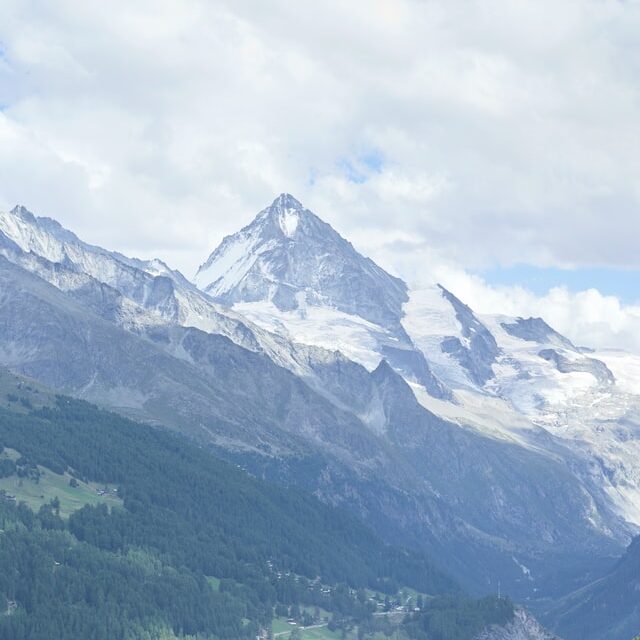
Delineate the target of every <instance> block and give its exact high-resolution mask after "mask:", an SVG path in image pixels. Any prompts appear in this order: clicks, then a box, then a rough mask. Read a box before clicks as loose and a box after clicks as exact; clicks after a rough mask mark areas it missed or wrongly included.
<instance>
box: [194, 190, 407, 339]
mask: <svg viewBox="0 0 640 640" xmlns="http://www.w3.org/2000/svg"><path fill="white" fill-rule="evenodd" d="M327 256H330V257H331V260H330V261H329V260H327V259H326V258H327ZM195 282H196V284H197V285H198V286H199V287H200V288H201V289H203V290H204V291H206V292H207V293H208V294H210V295H211V296H212V297H213V298H215V299H216V300H219V301H221V302H224V303H225V304H227V305H229V306H232V305H233V304H234V303H235V302H259V301H269V302H272V303H273V304H274V305H275V306H276V307H277V308H278V309H280V310H281V311H292V310H295V309H304V308H305V307H306V306H307V305H312V306H331V307H333V308H335V309H338V310H340V311H342V312H344V313H346V314H349V315H356V316H360V317H361V318H364V319H365V320H368V321H369V322H371V323H373V324H376V325H380V326H381V327H384V328H386V329H389V330H391V331H396V332H402V327H401V324H400V319H401V317H402V305H403V304H404V303H405V302H406V301H407V299H408V296H407V286H406V284H405V283H404V282H403V281H402V280H400V279H399V278H394V277H393V276H391V275H389V274H388V273H387V272H386V271H384V270H383V269H381V268H380V267H379V266H378V265H376V264H375V263H374V262H373V261H371V260H369V259H368V258H365V257H363V256H361V255H360V254H359V253H358V252H357V251H356V250H355V249H354V248H353V246H352V245H351V244H350V243H349V242H347V241H346V240H345V239H344V238H342V237H341V236H340V235H339V234H338V233H336V232H335V231H334V230H333V229H332V228H331V227H330V226H329V225H328V224H327V223H326V222H323V221H322V220H320V218H318V217H317V216H316V215H315V214H313V213H312V212H311V211H309V210H308V209H305V208H304V207H303V206H302V204H300V202H298V201H297V200H296V199H295V198H294V197H293V196H291V195H289V194H287V193H283V194H282V195H280V196H279V197H278V198H276V199H275V200H274V201H273V203H272V204H271V206H269V207H267V208H266V209H263V210H262V211H261V212H260V213H259V214H258V215H257V216H256V218H255V220H254V221H253V222H252V223H251V224H250V225H248V226H246V227H244V228H243V229H241V230H240V231H239V232H238V233H236V234H234V235H232V236H228V237H226V238H225V239H224V240H223V241H222V243H221V244H220V246H219V247H218V248H217V249H216V250H215V251H214V252H213V253H212V254H211V255H210V256H209V258H208V259H207V260H206V262H204V263H203V264H202V265H201V266H200V268H199V269H198V272H197V274H196V277H195Z"/></svg>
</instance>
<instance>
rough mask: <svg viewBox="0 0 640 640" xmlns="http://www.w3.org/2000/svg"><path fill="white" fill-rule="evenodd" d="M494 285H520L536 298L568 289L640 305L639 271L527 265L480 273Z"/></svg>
mask: <svg viewBox="0 0 640 640" xmlns="http://www.w3.org/2000/svg"><path fill="white" fill-rule="evenodd" d="M479 275H481V276H482V277H483V278H484V279H485V280H486V281H487V282H488V283H490V284H493V285H506V286H513V285H521V286H522V287H525V288H526V289H529V290H530V291H533V293H535V294H536V295H544V294H545V293H547V292H548V291H549V289H552V288H553V287H559V286H565V287H566V288H567V289H569V291H572V292H576V291H584V290H585V289H598V290H599V291H600V292H601V293H603V294H605V295H614V296H617V297H618V298H620V300H621V301H622V302H624V303H626V304H633V303H636V302H640V270H637V269H614V268H607V267H592V268H580V269H558V268H556V267H534V266H531V265H526V264H519V265H514V266H513V267H500V268H494V269H488V270H486V271H481V272H480V274H479Z"/></svg>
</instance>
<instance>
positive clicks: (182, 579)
mask: <svg viewBox="0 0 640 640" xmlns="http://www.w3.org/2000/svg"><path fill="white" fill-rule="evenodd" d="M10 395H11V397H9V401H8V402H6V404H8V405H9V407H15V408H14V409H12V408H1V409H0V445H1V446H2V448H3V451H4V454H3V456H2V457H3V459H4V460H8V461H9V462H7V463H6V464H4V465H2V468H3V469H4V471H3V474H4V475H5V476H6V475H10V474H16V478H18V477H23V478H24V481H27V480H28V479H29V478H30V477H32V476H33V477H34V478H35V480H33V479H32V480H30V481H32V482H42V483H44V482H45V480H46V478H48V477H50V476H51V474H57V475H55V477H62V476H61V474H66V476H64V477H69V483H70V484H71V485H72V486H74V485H75V486H78V487H80V486H87V487H88V486H91V485H89V484H87V483H93V485H94V486H95V485H96V484H99V485H102V484H104V485H105V489H106V488H107V487H114V489H113V490H117V495H118V497H119V499H120V500H121V506H118V504H116V503H114V504H113V505H111V506H109V504H106V503H96V504H87V505H85V506H83V507H81V508H79V509H77V510H75V511H74V512H73V513H71V515H70V516H69V517H68V518H63V517H61V513H60V501H59V500H58V499H57V497H56V498H55V499H54V500H52V501H51V502H49V503H46V504H44V505H43V506H41V507H40V509H39V511H38V512H37V513H34V511H32V510H31V509H29V507H27V506H26V505H25V504H23V503H19V502H18V501H17V500H16V499H15V498H14V497H13V496H11V495H9V493H8V492H5V493H3V494H1V500H0V513H1V518H2V522H1V524H2V533H1V534H0V610H1V611H3V612H4V614H3V615H2V616H0V638H1V639H5V638H6V639H7V640H8V639H9V638H11V640H20V639H23V638H24V639H27V638H28V639H36V638H38V639H39V638H42V639H43V640H44V639H45V638H47V639H49V638H54V637H55V638H58V639H65V638H70V639H71V638H89V637H90V638H95V639H100V638H105V639H107V638H108V639H109V640H111V639H113V638H146V637H158V638H160V637H163V634H165V635H167V634H168V635H167V637H172V635H171V634H174V635H176V636H179V637H180V636H183V635H187V634H189V635H195V634H201V635H202V637H219V638H242V637H246V638H249V637H255V635H256V634H257V633H258V632H259V630H260V629H262V628H264V629H267V628H270V624H271V619H272V618H273V616H274V611H276V609H277V608H278V607H279V608H280V610H282V609H283V607H284V611H287V612H288V611H289V609H288V608H287V607H289V606H291V605H295V606H299V605H309V606H315V607H322V608H323V610H326V611H328V612H331V613H332V614H333V616H334V617H335V619H336V620H340V621H352V622H353V621H356V622H360V623H361V624H360V626H361V627H362V629H363V630H364V629H366V628H368V627H367V620H368V621H369V627H370V628H371V629H373V628H374V627H379V626H380V625H379V624H378V625H373V624H371V621H372V620H373V618H372V614H373V612H374V610H375V606H372V605H371V603H370V602H369V600H368V599H367V598H366V597H364V595H363V594H364V593H365V589H368V590H373V592H378V593H387V594H390V595H393V594H394V593H396V592H397V590H398V589H399V587H400V586H405V585H406V586H409V587H412V588H414V589H416V590H417V591H418V592H420V593H424V594H430V595H435V594H446V593H448V594H451V596H452V597H453V599H449V600H442V599H440V598H438V599H437V600H433V604H432V608H431V609H429V612H430V613H429V614H428V615H427V613H426V611H427V608H425V612H424V613H423V612H421V611H417V612H416V615H417V616H418V617H417V618H416V620H415V621H414V622H413V623H412V624H405V625H404V627H405V629H406V633H407V634H410V635H411V636H415V637H424V631H425V630H426V629H428V624H429V622H428V621H429V620H433V619H438V616H439V615H440V616H441V615H442V614H439V613H438V609H437V607H440V609H442V608H443V607H444V610H445V614H444V616H445V618H446V619H449V620H450V626H451V628H452V629H458V628H459V630H460V633H461V634H462V635H459V636H451V635H447V636H442V637H443V638H444V637H446V638H454V637H456V638H457V637H460V638H466V637H471V636H469V634H468V632H467V631H465V629H467V627H469V625H468V624H467V623H466V622H465V623H464V624H458V621H457V620H456V619H455V616H453V618H452V616H451V613H450V612H449V613H446V610H447V609H451V608H452V607H453V608H454V609H456V606H457V605H456V603H458V602H460V603H461V605H460V608H459V614H460V615H461V616H462V618H464V619H465V620H466V619H469V618H470V617H472V618H473V624H472V626H473V628H474V629H475V628H476V627H477V626H478V625H480V627H482V621H483V619H484V618H483V617H482V615H480V616H479V615H478V611H479V610H480V609H482V607H481V608H480V609H478V607H477V606H476V607H475V608H474V607H472V608H471V609H470V608H469V604H468V601H466V600H464V599H463V598H461V597H460V596H458V595H457V594H459V590H458V588H457V586H456V585H455V584H454V583H453V582H452V581H451V580H450V579H449V578H447V577H446V576H445V575H444V574H443V573H441V572H440V571H439V570H438V569H436V568H435V567H434V566H433V565H432V564H431V563H430V562H429V561H428V560H427V559H426V558H425V557H424V556H423V555H420V554H417V553H413V552H410V551H406V550H401V549H396V548H392V547H389V546H387V545H385V544H383V543H382V542H381V541H380V540H379V539H378V538H377V537H376V536H375V535H374V534H372V533H371V532H370V531H369V530H368V529H367V528H365V527H364V526H363V525H361V524H360V523H359V522H358V521H357V520H355V519H354V518H353V517H352V516H350V515H348V514H346V513H343V512H342V511H339V510H336V509H332V508H330V507H327V506H325V505H322V504H321V503H320V502H318V501H317V500H315V499H314V498H313V497H311V496H309V495H305V494H302V493H300V492H296V491H293V490H288V489H282V488H278V487H275V486H272V485H270V484H267V483H265V482H263V481H259V480H256V479H253V478H251V477H250V476H248V475H246V474H245V473H244V472H243V471H241V470H240V469H237V468H235V467H234V466H232V465H230V464H228V463H226V462H223V461H220V460H218V459H216V458H214V457H213V456H212V455H211V454H210V453H209V452H207V451H205V450H202V449H199V448H198V447H196V446H195V445H193V444H191V443H189V442H188V441H186V440H184V439H183V438H182V437H180V436H176V435H174V434H171V433H168V432H165V431H162V430H159V429H155V428H152V427H148V426H145V425H140V424H137V423H133V422H131V421H129V420H126V419H124V418H122V417H119V416H116V415H114V414H111V413H108V412H105V411H102V410H99V409H97V408H95V407H93V406H92V405H89V404H87V403H84V402H80V401H76V400H71V399H68V398H65V397H57V398H56V399H55V400H54V401H49V402H44V403H42V404H41V405H40V406H38V405H35V406H34V404H33V403H32V401H31V400H30V399H29V398H24V399H20V398H18V397H17V396H14V395H13V394H10ZM47 405H49V406H47ZM7 452H16V455H19V456H20V457H19V458H18V459H17V460H15V461H12V460H11V458H10V457H7V455H6V454H7ZM14 457H15V455H14ZM43 474H45V475H43ZM41 478H44V479H41ZM19 483H20V484H21V483H22V480H19ZM43 490H44V489H43ZM371 592H372V591H368V593H371ZM443 602H446V603H448V604H447V605H446V606H444V605H443V604H442V603H443ZM452 603H453V604H452ZM462 603H464V604H462ZM436 605H437V606H436ZM505 607H506V608H505ZM484 609H486V612H487V621H494V620H493V616H494V614H495V613H496V610H495V606H494V605H492V606H489V607H485V608H484ZM484 609H482V610H483V611H484ZM499 609H500V616H504V615H505V611H506V615H508V613H509V610H510V605H509V604H505V605H503V606H501V607H500V608H499ZM407 622H408V621H407ZM469 628H470V627H469ZM429 637H434V638H436V637H439V636H431V635H430V636H429Z"/></svg>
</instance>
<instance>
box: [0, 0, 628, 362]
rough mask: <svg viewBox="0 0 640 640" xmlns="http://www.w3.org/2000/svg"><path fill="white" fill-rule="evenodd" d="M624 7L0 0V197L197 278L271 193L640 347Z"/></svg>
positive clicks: (395, 257)
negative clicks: (211, 256) (214, 253)
mask: <svg viewBox="0 0 640 640" xmlns="http://www.w3.org/2000/svg"><path fill="white" fill-rule="evenodd" d="M638 34H640V4H639V3H637V2H630V1H628V2H624V1H619V2H616V1H615V0H611V1H604V0H597V1H596V0H594V1H589V0H581V1H574V0H563V2H557V1H553V2H549V1H547V0H537V1H535V2H534V1H529V2H522V1H519V0H514V1H512V2H504V1H497V0H496V1H490V0H487V1H483V2H475V1H473V0H469V1H464V2H463V1H460V2H458V1H456V0H446V1H428V0H421V1H405V0H393V1H375V0H367V1H364V0H362V1H361V0H352V1H350V2H338V1H334V0H325V1H323V2H321V3H320V2H308V1H305V0H300V1H299V2H291V1H290V0H287V1H284V0H271V1H270V2H268V3H267V2H264V1H262V0H256V1H251V0H246V1H245V0H234V1H229V2H226V1H224V0H220V1H218V2H214V1H203V2H200V1H192V0H175V1H167V0H154V1H153V2H146V1H145V0H139V1H137V2H135V3H131V2H124V1H121V0H114V1H113V2H109V3H104V2H94V1H93V0H89V1H86V2H77V1H74V2H68V1H65V0H59V1H58V2H55V3H50V2H39V1H37V0H32V1H28V2H24V1H23V0H15V1H14V0H3V1H2V2H1V3H0V207H2V208H10V207H13V205H15V204H16V203H21V204H24V205H25V206H26V207H27V208H29V209H30V210H32V211H33V212H34V213H36V214H38V215H47V216H51V217H54V218H56V219H57V220H59V221H60V222H61V223H62V224H64V225H65V226H67V227H69V228H71V229H72V230H74V231H75V232H76V233H77V234H78V235H80V237H82V238H83V239H85V240H87V241H89V242H93V243H96V244H100V245H102V246H105V247H107V248H110V249H117V250H119V251H121V252H123V253H125V254H128V255H134V256H137V257H152V256H154V257H160V258H162V259H164V260H165V261H166V262H168V263H169V264H170V265H172V266H174V267H177V268H179V269H180V270H182V271H183V272H184V273H185V274H186V275H187V276H191V275H193V273H194V271H195V269H196V267H197V266H198V265H199V264H200V263H201V262H203V261H204V260H205V259H206V257H207V255H208V254H209V253H210V251H211V250H212V249H213V248H214V247H215V246H216V245H217V244H218V242H219V241H220V240H221V239H222V237H223V236H225V235H227V234H230V233H233V232H234V231H236V230H237V229H238V228H240V227H241V226H243V225H245V224H247V223H248V222H250V220H251V219H252V218H253V216H254V215H255V214H256V213H257V212H258V211H259V210H260V209H262V208H263V207H264V206H266V205H268V204H269V203H270V202H271V201H272V200H273V199H274V198H275V197H276V196H277V195H278V194H279V193H281V192H285V191H286V192H289V193H292V194H293V195H294V196H296V197H297V198H298V199H299V200H301V201H302V202H303V203H304V204H305V205H306V206H307V207H308V208H310V209H312V210H313V211H315V212H316V213H317V214H318V215H320V216H321V217H322V218H323V219H325V220H326V221H327V222H329V223H330V224H332V225H333V226H334V227H335V228H336V229H337V230H338V231H339V232H340V233H341V234H342V235H343V236H345V237H347V238H348V239H349V240H351V241H352V242H353V243H354V245H355V246H356V248H358V249H359V250H360V251H361V252H363V253H365V254H367V255H369V256H371V257H372V258H374V259H375V260H376V261H378V262H379V263H380V264H381V265H382V266H383V267H385V268H387V269H388V270H390V271H391V272H393V273H395V274H398V275H401V276H402V277H404V278H405V280H407V281H408V282H409V283H410V284H411V285H412V286H415V287H419V286H422V285H424V284H427V283H429V282H432V281H434V280H440V281H442V282H443V284H445V286H448V287H449V288H451V289H452V290H453V291H454V292H455V293H456V294H457V295H458V296H459V297H461V298H462V299H464V300H465V301H466V302H467V303H468V304H470V305H471V306H472V307H473V308H475V309H476V310H477V311H479V312H482V313H484V312H487V313H488V312H500V313H507V314H514V315H524V316H528V315H541V316H543V317H545V318H546V319H547V320H548V321H549V322H551V323H552V324H554V326H555V327H556V328H557V329H558V330H560V331H562V332H564V333H566V334H567V335H569V337H571V338H572V339H574V340H576V341H578V342H580V343H581V344H591V345H593V346H599V347H604V346H613V347H620V348H628V349H632V350H635V351H640V287H639V286H638V285H639V283H640V252H639V251H638V249H637V247H638V240H639V238H640V214H639V208H638V204H639V200H640V118H639V117H638V113H639V110H638V107H639V106H640V105H639V96H640V36H638Z"/></svg>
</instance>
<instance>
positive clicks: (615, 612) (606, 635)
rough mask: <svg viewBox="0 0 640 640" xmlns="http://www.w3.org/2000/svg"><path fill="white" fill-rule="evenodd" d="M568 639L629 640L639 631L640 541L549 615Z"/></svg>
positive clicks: (634, 542)
mask: <svg viewBox="0 0 640 640" xmlns="http://www.w3.org/2000/svg"><path fill="white" fill-rule="evenodd" d="M546 619H547V620H548V621H549V623H550V624H552V625H553V626H554V628H556V629H557V630H558V633H561V634H562V635H563V636H564V637H565V638H567V639H568V640H573V639H574V638H575V639H576V640H577V639H578V638H583V639H584V640H629V639H630V638H632V637H634V635H637V633H638V630H639V629H640V538H635V539H634V540H633V542H632V543H631V545H630V546H629V548H628V549H627V551H626V553H625V555H624V556H623V557H622V558H621V559H620V560H619V561H618V562H617V563H616V564H615V565H614V566H613V567H612V568H610V569H609V570H608V571H607V572H606V573H604V574H603V576H602V577H600V578H598V579H597V580H596V581H594V582H593V583H592V584H591V585H589V586H587V587H584V588H582V589H580V590H578V591H576V592H574V593H572V594H570V595H569V596H567V597H565V598H562V599H561V600H560V601H559V602H557V603H554V604H553V605H552V606H551V611H550V612H549V613H548V614H547V615H546Z"/></svg>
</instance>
